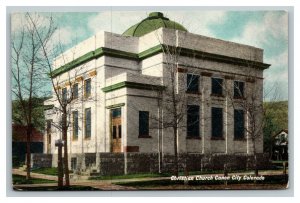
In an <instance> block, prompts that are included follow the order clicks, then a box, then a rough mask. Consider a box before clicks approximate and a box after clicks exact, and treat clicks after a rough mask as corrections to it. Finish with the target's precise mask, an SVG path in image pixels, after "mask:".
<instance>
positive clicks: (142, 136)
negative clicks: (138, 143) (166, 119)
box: [138, 135, 152, 138]
mask: <svg viewBox="0 0 300 203" xmlns="http://www.w3.org/2000/svg"><path fill="white" fill-rule="evenodd" d="M138 138H152V137H151V136H149V135H139V137H138Z"/></svg>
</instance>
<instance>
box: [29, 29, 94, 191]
mask: <svg viewBox="0 0 300 203" xmlns="http://www.w3.org/2000/svg"><path fill="white" fill-rule="evenodd" d="M34 28H35V30H36V32H37V36H38V39H39V41H42V33H41V32H39V29H38V27H37V26H34ZM42 53H43V56H44V59H45V60H44V61H43V68H44V70H46V72H47V73H48V75H49V77H50V81H51V85H52V90H53V91H52V94H53V97H52V98H51V102H52V103H53V104H54V106H53V110H54V113H56V114H57V115H59V116H58V117H59V119H58V120H57V121H52V125H53V126H54V127H55V128H56V129H58V131H60V132H61V133H62V140H63V147H64V149H63V153H64V157H63V158H64V159H63V165H64V167H63V170H64V176H65V186H70V177H69V164H68V163H69V155H68V151H69V150H68V147H69V146H68V137H69V136H68V134H69V133H70V132H71V130H70V127H73V130H74V128H75V127H74V121H73V119H72V116H74V115H72V113H73V111H74V105H76V104H80V103H83V102H87V101H96V98H95V97H94V96H93V95H91V85H92V84H91V82H92V81H91V80H89V81H83V77H82V75H84V74H86V73H84V71H85V67H86V65H85V64H83V65H78V66H76V67H74V68H72V70H70V71H67V72H65V73H63V74H60V73H58V74H57V73H56V71H55V69H54V66H53V64H52V60H53V58H54V57H57V56H58V55H59V54H60V55H59V57H60V59H59V60H61V62H62V64H64V65H65V66H68V65H72V63H73V61H74V60H75V57H76V47H75V48H73V49H72V50H71V55H72V56H71V58H68V57H70V55H68V54H65V53H64V47H63V46H62V44H61V43H60V42H58V45H57V46H56V47H54V48H53V47H51V46H47V45H44V46H42ZM54 60H55V59H54ZM94 73H95V71H94V72H93V71H92V72H91V73H90V74H94ZM79 75H80V76H79ZM80 82H81V83H82V84H81V85H78V83H80ZM83 82H84V84H83ZM88 82H89V85H88V84H87V83H88ZM79 92H81V93H82V94H81V95H79ZM85 116H86V115H84V116H83V115H77V117H76V119H78V120H83V119H85V118H84V117H85ZM76 128H79V126H76Z"/></svg>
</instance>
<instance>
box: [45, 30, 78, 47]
mask: <svg viewBox="0 0 300 203" xmlns="http://www.w3.org/2000/svg"><path fill="white" fill-rule="evenodd" d="M74 36H75V35H74V32H73V29H72V28H71V27H63V28H59V29H57V30H56V31H55V32H54V33H53V36H52V42H51V43H53V44H54V45H56V44H58V43H61V44H62V45H68V44H70V43H71V42H72V39H73V38H74Z"/></svg>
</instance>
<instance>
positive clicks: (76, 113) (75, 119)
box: [72, 111, 78, 140]
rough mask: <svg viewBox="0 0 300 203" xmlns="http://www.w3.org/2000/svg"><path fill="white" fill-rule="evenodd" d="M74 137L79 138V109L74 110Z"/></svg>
mask: <svg viewBox="0 0 300 203" xmlns="http://www.w3.org/2000/svg"><path fill="white" fill-rule="evenodd" d="M72 114H73V139H75V140H76V139H77V138H78V111H73V112H72Z"/></svg>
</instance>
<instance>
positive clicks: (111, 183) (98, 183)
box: [12, 169, 283, 190]
mask: <svg viewBox="0 0 300 203" xmlns="http://www.w3.org/2000/svg"><path fill="white" fill-rule="evenodd" d="M12 173H13V174H15V175H23V176H26V172H25V171H21V170H19V169H13V171H12ZM281 174H283V172H282V171H279V170H278V171H274V170H265V171H260V172H259V175H262V176H263V175H281ZM199 175H201V176H203V177H205V176H223V174H221V173H219V174H199ZM228 175H229V176H231V175H241V176H242V175H254V172H251V173H249V172H240V173H228ZM196 176H197V175H190V177H196ZM31 177H32V178H40V179H47V180H55V181H57V176H52V175H44V174H39V173H31ZM169 179H170V176H168V177H149V178H130V179H112V180H76V181H73V180H70V184H71V185H80V186H89V187H93V188H97V189H100V190H136V188H134V187H128V186H121V185H116V184H115V183H117V182H137V181H152V180H169ZM56 185H57V184H56V183H44V184H23V185H14V187H15V188H18V187H23V188H24V187H42V186H56Z"/></svg>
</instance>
